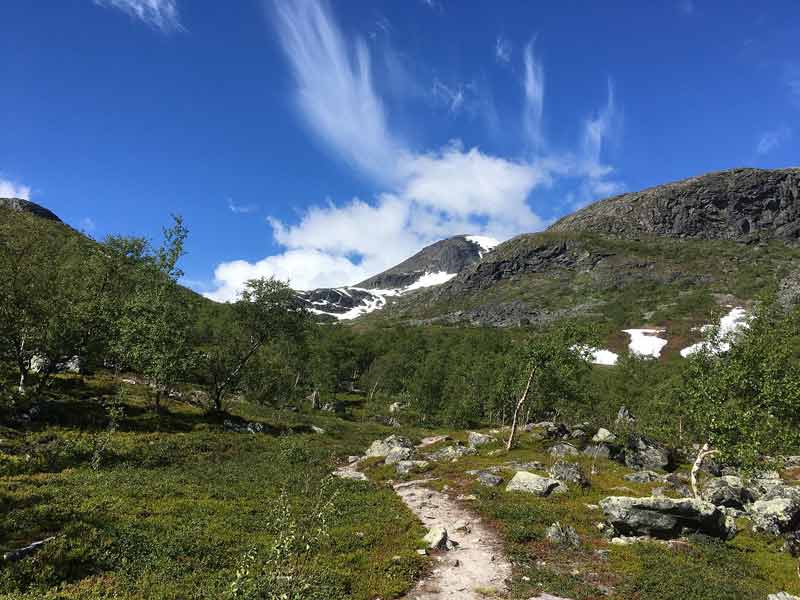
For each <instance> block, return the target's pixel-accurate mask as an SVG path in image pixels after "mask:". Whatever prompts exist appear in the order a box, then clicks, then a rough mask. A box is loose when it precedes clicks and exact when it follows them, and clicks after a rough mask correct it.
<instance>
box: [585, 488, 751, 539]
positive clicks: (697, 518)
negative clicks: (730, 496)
mask: <svg viewBox="0 0 800 600" xmlns="http://www.w3.org/2000/svg"><path fill="white" fill-rule="evenodd" d="M600 508H602V509H603V513H605V515H606V519H607V520H608V523H609V524H610V525H611V526H612V527H613V528H614V530H615V531H616V532H617V533H619V534H620V535H623V536H640V535H646V536H650V537H655V538H667V539H669V538H676V537H679V536H681V535H683V534H685V533H694V532H699V533H705V534H707V535H711V536H715V537H719V538H722V539H729V538H731V537H733V535H734V534H735V533H736V527H735V524H734V522H733V519H731V518H729V517H728V516H727V515H726V514H725V513H724V512H723V511H722V510H720V509H719V508H718V507H716V506H714V505H713V504H711V503H710V502H705V501H704V500H695V499H693V498H680V499H673V498H664V497H652V496H651V497H648V498H631V497H627V496H610V497H608V498H604V499H603V500H601V501H600Z"/></svg>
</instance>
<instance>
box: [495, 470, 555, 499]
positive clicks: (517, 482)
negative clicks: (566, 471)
mask: <svg viewBox="0 0 800 600" xmlns="http://www.w3.org/2000/svg"><path fill="white" fill-rule="evenodd" d="M567 489H568V488H567V486H566V485H565V484H564V483H562V482H561V481H559V480H558V479H551V478H550V477H542V476H541V475H535V474H534V473H529V472H528V471H517V472H516V473H515V474H514V477H512V478H511V481H509V482H508V485H507V486H506V491H507V492H526V493H528V494H534V495H536V496H550V495H551V494H560V493H563V492H566V491H567Z"/></svg>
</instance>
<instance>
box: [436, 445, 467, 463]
mask: <svg viewBox="0 0 800 600" xmlns="http://www.w3.org/2000/svg"><path fill="white" fill-rule="evenodd" d="M477 453H478V451H477V450H476V449H475V448H468V447H467V446H462V445H460V444H456V445H453V446H446V447H444V448H442V449H441V450H437V451H436V452H433V453H432V454H429V455H428V458H429V459H430V460H434V461H437V462H442V461H453V460H458V459H459V458H461V457H462V456H472V455H473V454H477Z"/></svg>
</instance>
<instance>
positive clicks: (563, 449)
mask: <svg viewBox="0 0 800 600" xmlns="http://www.w3.org/2000/svg"><path fill="white" fill-rule="evenodd" d="M578 454H579V452H578V449H577V448H576V447H575V446H573V445H572V444H568V443H567V442H561V443H559V444H556V445H555V446H552V447H551V448H550V456H555V457H557V458H563V457H565V456H577V455H578Z"/></svg>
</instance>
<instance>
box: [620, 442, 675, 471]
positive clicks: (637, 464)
mask: <svg viewBox="0 0 800 600" xmlns="http://www.w3.org/2000/svg"><path fill="white" fill-rule="evenodd" d="M621 456H622V457H624V462H625V464H626V465H627V466H628V467H630V468H631V469H635V470H637V471H644V470H651V471H652V470H655V469H669V468H670V467H671V466H672V464H673V453H672V451H671V450H670V449H669V448H667V447H666V446H663V445H661V444H659V443H657V442H653V441H651V440H648V439H647V438H644V437H634V438H631V440H630V441H629V442H628V445H627V447H626V448H625V451H624V452H623V453H622V455H621Z"/></svg>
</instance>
